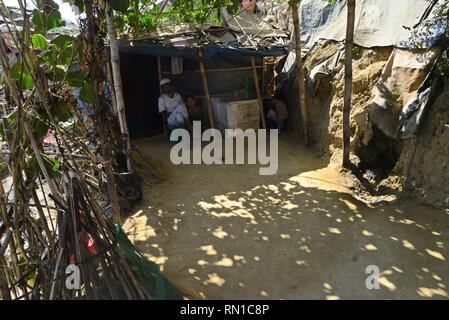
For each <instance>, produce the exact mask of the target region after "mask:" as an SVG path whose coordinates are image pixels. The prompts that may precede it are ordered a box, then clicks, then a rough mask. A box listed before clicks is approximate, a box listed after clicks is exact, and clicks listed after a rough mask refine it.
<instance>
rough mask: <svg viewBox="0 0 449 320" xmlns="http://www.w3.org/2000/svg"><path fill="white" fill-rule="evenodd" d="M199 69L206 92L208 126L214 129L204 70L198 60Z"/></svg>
mask: <svg viewBox="0 0 449 320" xmlns="http://www.w3.org/2000/svg"><path fill="white" fill-rule="evenodd" d="M200 69H201V77H202V78H203V86H204V93H205V94H206V99H207V110H208V111H209V121H210V127H211V128H212V129H214V128H215V125H214V117H213V115H212V104H211V102H210V95H209V86H208V84H207V77H206V72H205V70H204V64H203V63H202V62H200Z"/></svg>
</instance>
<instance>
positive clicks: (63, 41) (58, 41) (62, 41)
mask: <svg viewBox="0 0 449 320" xmlns="http://www.w3.org/2000/svg"><path fill="white" fill-rule="evenodd" d="M72 42H73V38H72V37H71V36H68V35H66V34H60V35H59V36H57V37H56V38H54V39H53V40H51V41H50V43H52V44H54V45H55V46H56V47H57V48H58V49H63V48H65V47H67V46H68V45H70V44H71V43H72Z"/></svg>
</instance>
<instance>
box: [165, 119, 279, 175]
mask: <svg viewBox="0 0 449 320" xmlns="http://www.w3.org/2000/svg"><path fill="white" fill-rule="evenodd" d="M267 131H268V130H266V129H259V130H257V134H256V130H254V129H247V130H245V131H243V130H241V129H225V130H224V137H223V136H222V134H221V132H220V131H219V130H217V129H207V130H205V131H204V132H203V133H202V134H201V121H194V122H193V137H191V135H190V132H189V131H187V130H186V129H181V128H180V129H176V130H173V131H172V133H171V135H170V140H171V141H179V140H180V141H179V142H178V143H177V144H176V145H174V146H173V147H172V149H171V151H170V160H171V162H172V163H173V164H175V165H179V164H201V163H204V164H207V165H210V164H234V140H235V150H236V151H235V153H236V154H235V158H236V161H235V163H236V164H244V163H245V154H247V155H248V157H247V159H248V162H247V164H256V163H257V161H258V162H259V164H261V165H268V166H267V167H262V168H259V174H260V175H274V174H276V172H277V170H278V135H279V131H278V130H277V129H270V130H269V131H270V134H269V136H270V145H269V148H268V149H269V154H267ZM245 139H247V141H248V143H247V146H248V150H247V152H245ZM204 141H206V142H210V143H209V144H207V145H206V146H204V148H202V143H201V142H204ZM223 145H224V155H223ZM256 160H257V161H256Z"/></svg>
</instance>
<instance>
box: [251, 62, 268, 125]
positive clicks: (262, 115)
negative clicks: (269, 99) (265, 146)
mask: <svg viewBox="0 0 449 320" xmlns="http://www.w3.org/2000/svg"><path fill="white" fill-rule="evenodd" d="M251 66H252V69H253V78H254V84H255V85H256V92H257V101H258V103H259V112H260V117H261V118H262V128H264V129H266V128H267V124H266V122H265V114H264V112H263V101H262V96H261V95H260V87H259V80H257V71H256V63H255V62H254V56H251Z"/></svg>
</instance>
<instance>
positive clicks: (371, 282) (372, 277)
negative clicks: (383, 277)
mask: <svg viewBox="0 0 449 320" xmlns="http://www.w3.org/2000/svg"><path fill="white" fill-rule="evenodd" d="M365 273H366V274H369V276H368V277H367V278H366V281H365V286H366V288H367V289H368V290H373V289H376V290H377V289H380V285H379V277H380V269H379V267H378V266H376V265H373V264H372V265H369V266H368V267H366V269H365Z"/></svg>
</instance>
